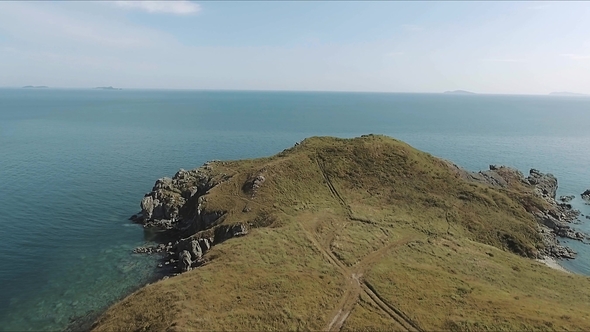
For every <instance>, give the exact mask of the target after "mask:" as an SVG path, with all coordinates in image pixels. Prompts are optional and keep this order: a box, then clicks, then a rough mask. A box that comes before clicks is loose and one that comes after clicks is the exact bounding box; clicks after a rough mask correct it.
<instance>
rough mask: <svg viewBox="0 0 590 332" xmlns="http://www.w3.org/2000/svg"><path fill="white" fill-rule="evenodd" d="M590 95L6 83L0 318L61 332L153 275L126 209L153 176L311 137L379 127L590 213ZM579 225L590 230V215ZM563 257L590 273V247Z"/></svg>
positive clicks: (0, 151) (0, 128)
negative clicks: (535, 172) (589, 200)
mask: <svg viewBox="0 0 590 332" xmlns="http://www.w3.org/2000/svg"><path fill="white" fill-rule="evenodd" d="M589 110H590V98H562V97H544V96H537V97H535V96H486V95H476V96H453V95H442V94H440V95H433V94H370V93H309V92H308V93H302V92H229V91H228V92H216V91H133V90H130V91H95V90H53V89H48V90H23V89H0V156H1V159H0V181H1V182H0V183H1V187H0V210H1V211H2V212H3V213H2V215H1V216H0V226H1V227H0V239H2V241H0V261H1V262H2V264H0V295H1V296H0V328H1V329H3V330H56V329H63V328H65V327H66V326H67V325H68V323H69V320H70V319H71V318H72V317H78V316H83V315H87V314H89V313H90V312H100V311H101V310H103V309H104V308H105V307H106V306H107V305H109V304H111V303H112V302H113V301H116V300H117V299H119V298H121V297H122V296H125V295H127V294H128V293H129V292H130V291H132V290H133V289H136V288H137V287H139V286H140V285H142V284H144V283H146V282H148V281H149V280H150V278H151V277H153V275H154V273H155V271H156V269H155V268H154V267H155V259H156V257H153V256H140V255H133V254H131V250H132V249H133V248H134V247H135V246H138V245H143V244H145V243H149V242H150V239H151V237H150V236H148V235H147V234H144V232H143V229H142V228H141V227H140V226H138V225H134V224H132V223H131V222H129V221H128V220H127V218H128V217H129V216H130V215H131V214H133V213H135V212H137V210H138V209H139V201H140V200H141V197H142V196H143V194H144V193H145V192H147V191H149V190H150V189H151V186H152V185H153V183H154V181H155V180H156V179H157V178H159V177H162V176H171V175H173V174H174V173H175V172H176V171H177V170H178V169H179V168H185V169H190V168H194V167H197V166H199V165H201V164H203V163H204V162H205V161H207V160H211V159H242V158H254V157H260V156H266V155H270V154H274V153H277V152H279V151H281V150H283V149H285V148H287V147H290V146H292V145H293V144H294V143H295V142H297V141H300V140H302V139H303V138H305V137H308V136H313V135H333V136H340V137H354V136H359V135H361V134H367V133H380V134H386V135H390V136H393V137H395V138H398V139H401V140H404V141H406V142H408V143H409V144H411V145H413V146H414V147H416V148H418V149H421V150H425V151H427V152H430V153H431V154H433V155H436V156H440V157H443V158H446V159H450V160H452V161H453V162H455V163H456V164H458V165H461V166H463V167H465V168H468V169H470V170H480V169H487V167H488V165H489V164H505V165H511V166H515V167H517V168H519V169H520V170H522V171H523V172H528V169H529V168H537V169H539V170H541V171H542V172H551V173H553V174H555V175H556V176H557V177H558V179H559V184H560V188H559V192H558V194H559V195H563V194H576V195H577V198H576V199H575V200H574V201H573V202H572V204H573V205H574V206H575V207H576V208H579V209H580V210H582V213H583V214H585V215H590V206H588V205H585V204H584V203H583V202H582V200H581V199H580V198H579V194H580V193H581V192H583V191H584V190H585V189H587V188H590V170H589V168H588V165H590V155H588V153H586V151H587V147H588V146H589V145H590V144H589V143H590V131H589V130H588V128H590V112H589ZM582 221H583V222H582V223H581V224H580V225H576V227H579V228H581V229H583V230H585V231H586V232H590V226H589V225H590V220H588V219H585V218H584V217H582ZM572 247H574V248H575V249H576V250H578V251H579V252H580V253H579V258H578V259H576V260H573V261H570V262H562V264H563V265H564V266H565V267H566V268H568V269H569V270H572V271H575V272H578V273H584V274H587V275H590V248H589V247H588V246H587V245H583V244H580V243H572Z"/></svg>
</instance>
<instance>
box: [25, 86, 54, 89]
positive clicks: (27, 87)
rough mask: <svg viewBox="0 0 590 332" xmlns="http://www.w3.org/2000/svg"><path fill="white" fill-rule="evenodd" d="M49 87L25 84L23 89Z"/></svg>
mask: <svg viewBox="0 0 590 332" xmlns="http://www.w3.org/2000/svg"><path fill="white" fill-rule="evenodd" d="M47 88H49V87H48V86H46V85H25V86H23V89H47Z"/></svg>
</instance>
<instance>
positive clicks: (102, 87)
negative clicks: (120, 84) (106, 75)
mask: <svg viewBox="0 0 590 332" xmlns="http://www.w3.org/2000/svg"><path fill="white" fill-rule="evenodd" d="M94 89H97V90H123V89H121V88H113V87H112V86H99V87H96V88H94Z"/></svg>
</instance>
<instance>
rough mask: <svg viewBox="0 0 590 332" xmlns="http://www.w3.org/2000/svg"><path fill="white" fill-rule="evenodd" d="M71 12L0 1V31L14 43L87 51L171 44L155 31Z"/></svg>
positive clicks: (166, 36)
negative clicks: (92, 48) (165, 42)
mask: <svg viewBox="0 0 590 332" xmlns="http://www.w3.org/2000/svg"><path fill="white" fill-rule="evenodd" d="M71 9H72V8H69V9H66V8H62V10H56V8H52V7H51V6H49V3H42V4H32V3H26V2H22V3H16V2H12V3H11V2H0V31H3V32H4V33H5V34H6V35H8V36H10V37H11V39H12V40H13V42H15V43H21V44H22V43H23V42H24V43H26V44H28V45H36V46H37V48H41V47H45V48H47V49H57V48H60V47H61V46H64V47H69V48H71V49H72V48H73V49H75V50H78V51H82V50H86V51H90V48H91V47H94V48H109V49H134V50H136V49H138V48H146V47H156V46H160V47H161V44H162V41H167V43H171V42H173V40H172V38H170V37H169V36H168V35H166V34H164V33H162V32H160V31H158V30H154V29H150V28H146V27H140V26H134V25H130V24H128V23H125V22H123V21H118V20H113V19H111V20H104V19H103V18H102V16H101V15H93V14H92V13H88V12H90V11H88V10H87V11H75V10H71ZM31 22H35V24H31ZM66 45H67V46H66Z"/></svg>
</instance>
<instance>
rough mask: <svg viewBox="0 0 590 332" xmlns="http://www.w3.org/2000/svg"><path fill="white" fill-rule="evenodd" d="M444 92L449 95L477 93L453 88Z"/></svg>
mask: <svg viewBox="0 0 590 332" xmlns="http://www.w3.org/2000/svg"><path fill="white" fill-rule="evenodd" d="M443 93H444V94H449V95H476V94H477V93H475V92H471V91H465V90H453V91H445V92H443Z"/></svg>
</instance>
